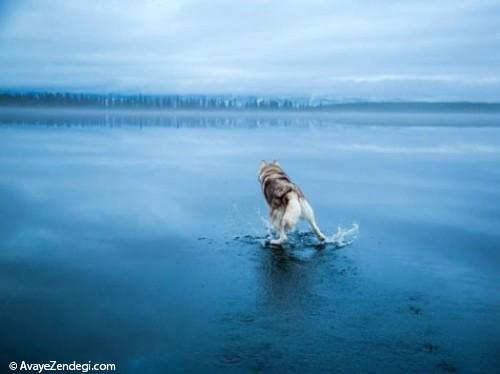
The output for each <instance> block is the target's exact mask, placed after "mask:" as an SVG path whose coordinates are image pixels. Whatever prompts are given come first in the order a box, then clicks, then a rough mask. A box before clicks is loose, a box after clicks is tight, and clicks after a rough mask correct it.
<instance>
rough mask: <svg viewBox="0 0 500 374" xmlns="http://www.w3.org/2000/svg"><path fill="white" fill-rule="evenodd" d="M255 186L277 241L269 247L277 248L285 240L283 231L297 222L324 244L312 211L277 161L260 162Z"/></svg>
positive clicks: (323, 236) (289, 228) (322, 235)
mask: <svg viewBox="0 0 500 374" xmlns="http://www.w3.org/2000/svg"><path fill="white" fill-rule="evenodd" d="M259 182H260V184H261V187H262V192H263V194H264V198H265V200H266V203H267V205H268V207H269V216H270V219H271V224H272V226H273V228H274V230H275V232H276V233H278V235H279V236H278V238H277V239H273V240H271V244H274V245H281V244H283V243H284V242H286V240H287V231H289V230H291V229H293V228H294V227H295V225H296V224H297V222H298V221H299V219H301V218H304V219H306V220H307V221H308V222H309V224H310V225H311V228H312V230H313V231H314V233H315V234H316V236H317V237H318V239H319V240H320V241H324V240H325V235H324V234H323V233H322V232H321V230H320V229H319V227H318V225H317V224H316V219H315V218H314V211H313V209H312V207H311V205H310V204H309V202H308V201H307V199H306V197H305V196H304V193H303V192H302V191H301V189H300V188H299V187H298V186H297V185H296V184H295V183H293V182H292V181H291V180H290V178H289V177H288V175H287V174H286V173H285V171H284V170H283V169H282V168H281V166H280V164H279V163H278V162H277V161H273V162H271V163H268V162H266V161H262V162H261V164H260V168H259Z"/></svg>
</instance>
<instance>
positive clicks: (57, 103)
mask: <svg viewBox="0 0 500 374" xmlns="http://www.w3.org/2000/svg"><path fill="white" fill-rule="evenodd" d="M0 106H10V107H68V108H79V107H82V108H83V107H89V108H117V109H119V108H124V109H125V108H126V109H169V110H175V109H179V110H182V109H185V110H191V109H201V110H206V109H215V110H246V109H248V110H252V109H253V110H343V111H473V112H475V111H480V112H484V111H500V103H474V102H402V101H395V102H369V101H362V100H356V101H347V100H338V99H332V98H330V97H318V96H314V97H261V96H243V95H242V96H229V95H142V94H135V95H125V94H87V93H52V92H41V93H40V92H28V93H26V92H23V93H12V92H4V93H0Z"/></svg>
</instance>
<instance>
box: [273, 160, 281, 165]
mask: <svg viewBox="0 0 500 374" xmlns="http://www.w3.org/2000/svg"><path fill="white" fill-rule="evenodd" d="M273 165H276V166H281V165H280V163H279V162H278V161H276V160H273Z"/></svg>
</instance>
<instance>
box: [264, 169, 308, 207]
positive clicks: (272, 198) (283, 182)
mask: <svg viewBox="0 0 500 374" xmlns="http://www.w3.org/2000/svg"><path fill="white" fill-rule="evenodd" d="M259 179H260V183H261V186H262V192H263V193H264V197H265V199H266V202H267V204H268V205H269V207H270V208H271V209H278V208H280V207H286V205H287V204H288V200H289V198H288V194H289V193H290V192H295V193H296V194H297V196H298V197H299V198H300V197H303V196H304V194H303V193H302V191H301V190H300V188H299V187H298V186H297V185H296V184H295V183H293V182H292V181H291V180H290V178H289V177H288V175H286V173H285V172H284V171H283V169H282V168H281V167H280V166H279V165H278V164H276V163H272V164H266V165H265V166H263V167H262V168H261V171H260V176H259Z"/></svg>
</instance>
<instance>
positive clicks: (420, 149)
mask: <svg viewBox="0 0 500 374" xmlns="http://www.w3.org/2000/svg"><path fill="white" fill-rule="evenodd" d="M261 159H267V160H272V159H278V160H280V162H281V164H282V166H283V167H284V169H285V170H286V171H287V172H288V174H289V175H290V176H291V177H292V179H293V180H294V181H295V182H297V183H298V184H299V185H300V186H301V187H302V189H303V190H304V192H305V194H306V195H307V196H308V198H309V200H310V201H311V203H312V205H313V207H314V208H315V211H316V215H317V218H318V222H319V225H320V227H321V228H322V229H323V231H325V233H326V234H328V235H332V234H334V233H335V231H336V230H337V227H338V226H341V227H344V228H348V227H351V225H352V224H353V223H354V222H356V223H358V224H359V228H360V233H359V236H358V238H357V240H356V241H355V242H354V243H353V244H352V245H351V246H348V247H344V248H341V249H337V248H334V247H333V246H326V247H325V248H319V249H318V248H317V247H316V246H315V241H314V238H313V237H312V236H310V235H309V234H308V228H307V226H305V225H302V226H300V228H299V232H298V233H296V234H294V235H292V237H293V238H292V243H290V245H288V246H287V247H286V248H285V249H284V250H278V249H270V248H265V247H263V246H262V239H263V238H264V236H265V235H266V228H265V226H264V224H263V223H262V218H263V217H266V214H267V212H266V207H265V205H264V200H263V198H262V196H261V191H260V187H259V184H258V182H257V168H258V164H259V161H260V160H261ZM499 186H500V114H495V113H482V114H473V113H362V114H354V113H344V114H335V115H333V114H332V115H329V114H326V113H323V114H318V115H316V114H294V113H284V114H279V113H274V114H258V113H253V114H249V113H245V114H244V113H229V114H224V113H210V114H207V113H201V112H199V113H181V114H155V113H137V114H130V113H129V114H120V113H117V112H115V113H111V114H102V113H90V114H89V113H75V112H71V113H69V112H62V111H56V110H54V111H52V112H51V111H44V112H37V111H33V112H30V113H28V112H26V111H24V112H22V113H16V112H15V111H10V112H9V113H8V115H3V117H2V121H1V125H0V217H1V220H0V296H1V297H0V300H1V301H0V302H1V304H0V315H1V318H0V331H1V336H0V359H1V365H2V367H5V365H7V364H8V362H10V361H21V360H26V361H28V362H48V361H49V360H58V361H59V362H72V361H74V360H76V361H77V362H83V363H85V362H88V361H89V360H90V361H92V362H105V363H109V362H110V363H115V364H116V365H117V368H118V372H126V373H134V372H137V373H157V372H179V373H185V372H213V371H220V372H235V371H242V372H276V373H278V372H297V373H304V372H320V371H324V372H345V373H347V372H384V373H392V372H406V373H409V372H412V373H413V372H422V373H423V372H426V373H430V372H438V373H439V372H442V373H447V372H466V373H472V372H478V373H479V372H481V373H495V372H496V373H498V372H500V188H499Z"/></svg>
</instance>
